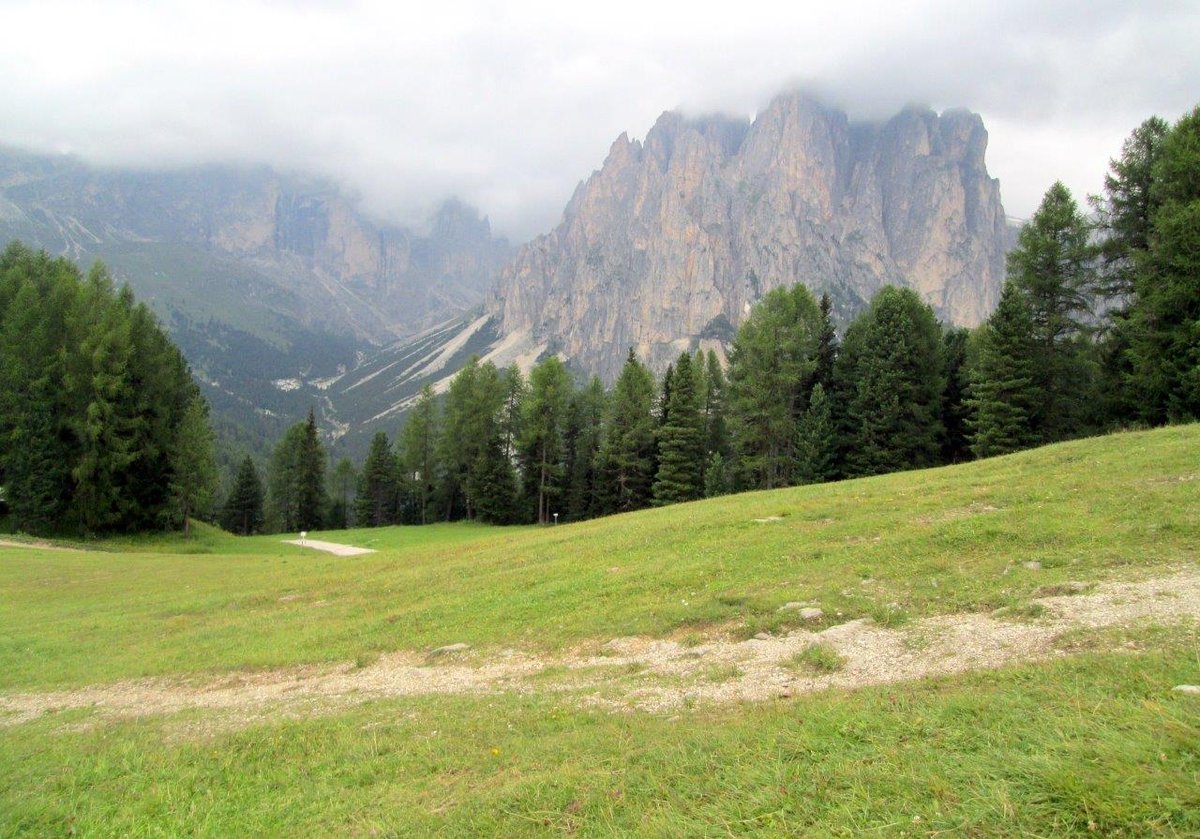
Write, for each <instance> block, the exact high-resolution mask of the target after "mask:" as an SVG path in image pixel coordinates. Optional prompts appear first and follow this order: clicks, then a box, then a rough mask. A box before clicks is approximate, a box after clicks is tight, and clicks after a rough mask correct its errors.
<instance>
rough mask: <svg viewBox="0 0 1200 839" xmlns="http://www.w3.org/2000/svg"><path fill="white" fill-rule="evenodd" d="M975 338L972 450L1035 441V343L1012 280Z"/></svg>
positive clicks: (983, 452) (1004, 449)
mask: <svg viewBox="0 0 1200 839" xmlns="http://www.w3.org/2000/svg"><path fill="white" fill-rule="evenodd" d="M976 341H977V344H978V346H977V348H976V352H975V353H974V361H973V364H972V365H971V367H970V369H969V372H968V375H969V377H970V383H971V384H970V394H971V395H970V397H969V399H968V402H967V404H968V405H969V407H970V409H971V412H972V415H971V418H970V420H969V422H968V428H969V439H970V445H971V451H972V452H973V453H974V454H975V456H976V457H991V456H993V455H998V454H1006V453H1008V452H1014V451H1017V450H1019V449H1022V448H1025V447H1026V446H1029V445H1031V444H1032V443H1033V442H1034V441H1035V440H1036V434H1035V432H1034V428H1033V419H1032V417H1033V412H1034V407H1035V405H1036V403H1037V399H1038V390H1037V386H1036V384H1035V383H1034V375H1033V365H1034V363H1035V358H1036V356H1037V349H1038V347H1037V341H1036V338H1035V337H1034V325H1033V318H1032V316H1031V315H1030V313H1029V307H1028V304H1027V303H1026V300H1025V296H1024V295H1023V294H1022V293H1021V291H1020V290H1019V289H1018V288H1017V287H1016V285H1014V284H1013V283H1012V282H1008V283H1005V285H1004V291H1003V292H1002V293H1001V295H1000V304H999V305H998V306H997V307H996V311H995V312H993V313H992V315H991V317H989V318H988V320H987V322H986V323H985V324H984V325H983V326H982V327H980V329H979V332H978V333H977V338H976Z"/></svg>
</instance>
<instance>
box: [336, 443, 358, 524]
mask: <svg viewBox="0 0 1200 839" xmlns="http://www.w3.org/2000/svg"><path fill="white" fill-rule="evenodd" d="M357 486H358V470H357V469H355V468H354V464H353V463H352V462H351V461H350V458H348V457H343V458H342V459H341V460H339V461H338V463H337V466H335V467H334V470H333V481H332V484H331V487H330V489H331V495H332V496H333V499H334V501H333V504H332V505H331V507H330V516H329V518H330V522H329V524H330V527H332V528H333V529H335V530H342V529H345V528H347V527H349V526H350V523H351V518H352V516H353V512H354V506H353V503H352V502H355V501H357V498H356V497H355V490H356V488H357Z"/></svg>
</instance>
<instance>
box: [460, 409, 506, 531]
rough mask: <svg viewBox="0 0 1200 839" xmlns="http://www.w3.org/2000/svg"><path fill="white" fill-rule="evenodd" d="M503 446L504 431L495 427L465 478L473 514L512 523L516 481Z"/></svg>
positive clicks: (492, 520) (498, 522) (482, 519)
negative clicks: (473, 505) (472, 501)
mask: <svg viewBox="0 0 1200 839" xmlns="http://www.w3.org/2000/svg"><path fill="white" fill-rule="evenodd" d="M506 447H507V443H506V440H505V434H504V432H503V430H502V428H501V427H499V426H498V427H497V428H496V429H495V430H494V431H493V433H492V435H491V437H490V439H489V440H488V441H487V443H486V445H484V446H483V447H481V449H480V451H479V455H478V457H477V459H476V462H475V465H474V467H473V468H472V469H471V476H470V477H469V478H468V485H469V486H468V490H469V492H470V494H471V498H473V499H474V502H475V515H476V517H477V518H478V519H479V520H480V521H482V522H486V523H488V524H512V523H513V522H515V521H516V519H517V511H518V504H517V481H516V475H515V474H514V473H513V467H512V460H511V459H510V458H509V456H508V455H507V454H506V453H505V449H506Z"/></svg>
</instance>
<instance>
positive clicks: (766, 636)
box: [754, 632, 771, 641]
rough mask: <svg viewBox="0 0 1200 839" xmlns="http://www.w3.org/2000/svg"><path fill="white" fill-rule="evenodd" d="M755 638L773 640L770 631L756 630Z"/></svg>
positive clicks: (757, 639)
mask: <svg viewBox="0 0 1200 839" xmlns="http://www.w3.org/2000/svg"><path fill="white" fill-rule="evenodd" d="M754 640H756V641H770V640H771V634H770V633H769V632H756V633H755V634H754Z"/></svg>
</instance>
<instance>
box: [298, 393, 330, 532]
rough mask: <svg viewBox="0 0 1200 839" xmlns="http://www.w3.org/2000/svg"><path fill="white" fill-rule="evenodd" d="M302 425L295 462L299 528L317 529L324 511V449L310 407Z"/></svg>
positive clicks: (314, 416) (315, 419)
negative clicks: (302, 430) (306, 418)
mask: <svg viewBox="0 0 1200 839" xmlns="http://www.w3.org/2000/svg"><path fill="white" fill-rule="evenodd" d="M303 427H304V433H303V435H302V436H301V438H300V446H299V451H298V459H297V464H296V466H297V473H296V526H297V528H298V529H299V530H317V529H318V528H320V527H321V522H322V515H323V514H324V512H325V449H324V448H323V447H322V446H321V440H320V437H319V436H318V434H317V418H316V415H315V414H314V413H313V411H312V409H311V408H310V409H309V411H308V420H307V421H305V423H304V426H303Z"/></svg>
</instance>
